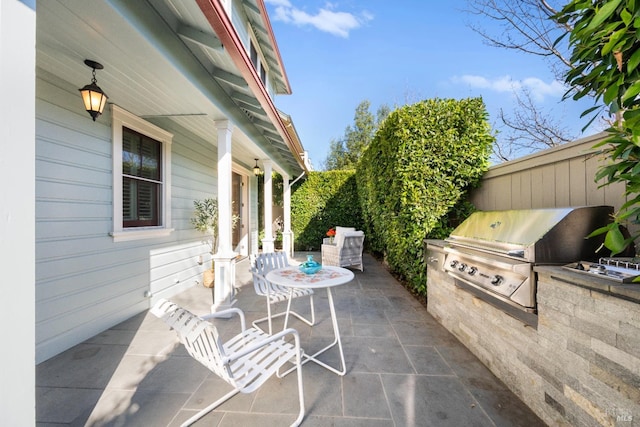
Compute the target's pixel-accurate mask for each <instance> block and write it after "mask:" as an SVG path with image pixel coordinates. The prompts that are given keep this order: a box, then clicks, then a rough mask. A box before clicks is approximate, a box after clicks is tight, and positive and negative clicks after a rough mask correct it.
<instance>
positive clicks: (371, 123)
mask: <svg viewBox="0 0 640 427" xmlns="http://www.w3.org/2000/svg"><path fill="white" fill-rule="evenodd" d="M370 106H371V103H370V102H369V101H368V100H364V101H362V102H360V104H358V106H357V107H356V111H355V115H354V118H353V125H349V126H347V127H346V128H345V130H344V136H343V138H342V139H338V140H336V139H333V140H331V145H330V148H329V154H328V155H327V158H326V159H325V161H324V168H325V169H326V170H342V169H355V167H356V164H357V163H358V160H360V156H361V155H362V153H363V152H364V150H365V148H367V146H368V145H369V143H370V142H371V140H372V139H373V136H374V135H375V132H376V130H377V129H378V126H379V125H380V123H382V121H383V120H384V119H385V118H386V117H387V116H388V115H389V112H390V108H389V107H388V106H387V105H384V104H383V105H381V106H380V107H379V108H378V111H377V114H376V116H375V117H374V115H373V114H372V113H371V112H370V111H369V108H370Z"/></svg>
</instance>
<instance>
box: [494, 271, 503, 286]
mask: <svg viewBox="0 0 640 427" xmlns="http://www.w3.org/2000/svg"><path fill="white" fill-rule="evenodd" d="M503 280H504V277H502V276H500V275H499V274H496V275H495V276H493V279H491V284H492V285H493V286H498V285H499V284H500V283H502V281H503Z"/></svg>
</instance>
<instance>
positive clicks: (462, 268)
mask: <svg viewBox="0 0 640 427" xmlns="http://www.w3.org/2000/svg"><path fill="white" fill-rule="evenodd" d="M466 269H467V264H465V263H462V264H460V265H459V266H458V270H459V271H465V270H466Z"/></svg>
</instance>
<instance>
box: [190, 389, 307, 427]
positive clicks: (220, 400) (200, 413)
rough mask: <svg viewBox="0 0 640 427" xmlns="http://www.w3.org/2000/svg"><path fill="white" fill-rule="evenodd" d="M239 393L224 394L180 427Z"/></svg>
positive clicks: (233, 391) (232, 391)
mask: <svg viewBox="0 0 640 427" xmlns="http://www.w3.org/2000/svg"><path fill="white" fill-rule="evenodd" d="M239 392H240V390H237V389H235V390H231V391H230V392H229V393H227V394H225V395H224V396H222V397H221V398H220V399H218V400H216V401H215V402H213V403H212V404H211V405H209V406H207V407H206V408H204V409H203V410H202V411H200V412H198V413H197V414H195V415H194V416H193V417H191V418H189V419H188V420H187V421H185V422H183V423H182V424H181V425H180V427H188V426H190V425H192V424H193V423H195V422H196V421H198V420H199V419H200V418H202V417H204V416H205V415H207V414H208V413H209V412H211V411H213V410H214V409H215V408H217V407H218V406H220V405H221V404H223V403H224V402H226V401H227V400H229V399H230V398H232V397H233V396H235V395H236V394H238V393H239ZM298 418H300V417H299V416H298Z"/></svg>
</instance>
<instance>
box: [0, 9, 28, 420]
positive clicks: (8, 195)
mask: <svg viewBox="0 0 640 427" xmlns="http://www.w3.org/2000/svg"><path fill="white" fill-rule="evenodd" d="M34 3H35V2H29V1H18V0H2V1H0V50H1V51H2V59H1V60H0V76H2V77H1V78H0V113H1V115H2V125H1V126H0V265H1V266H2V271H3V281H2V285H1V286H2V298H3V307H2V312H3V321H2V324H1V326H0V336H1V337H2V341H3V348H4V351H3V352H2V354H1V355H0V364H1V366H2V369H0V384H2V386H1V387H0V414H1V415H0V420H1V424H2V425H4V426H33V425H35V404H36V402H35V396H36V394H35V369H34V368H33V359H34V355H35V320H34V319H35V304H34V301H35V289H34V283H35V273H34V265H35V225H34V217H35V202H34V182H35V175H34V159H35V138H34V134H35V132H34V128H33V116H34V111H35V96H34V94H35V52H34V50H33V46H34V44H35V35H36V32H35V28H36V14H35V10H34V9H35V4H34Z"/></svg>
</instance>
